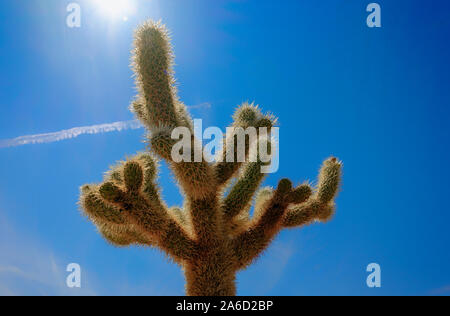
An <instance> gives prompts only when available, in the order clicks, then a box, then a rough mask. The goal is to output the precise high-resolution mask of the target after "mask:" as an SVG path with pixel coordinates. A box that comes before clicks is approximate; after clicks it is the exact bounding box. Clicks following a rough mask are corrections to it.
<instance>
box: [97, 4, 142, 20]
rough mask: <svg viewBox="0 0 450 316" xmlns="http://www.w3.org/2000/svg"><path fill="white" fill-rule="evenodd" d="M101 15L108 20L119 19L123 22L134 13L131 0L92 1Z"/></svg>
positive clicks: (134, 8) (134, 9) (133, 5)
mask: <svg viewBox="0 0 450 316" xmlns="http://www.w3.org/2000/svg"><path fill="white" fill-rule="evenodd" d="M93 2H95V4H96V6H97V7H98V9H99V11H100V12H101V14H103V15H105V16H107V17H109V18H121V19H123V20H124V21H127V20H128V17H129V16H130V15H132V14H134V13H135V12H136V6H135V4H134V1H133V0H93Z"/></svg>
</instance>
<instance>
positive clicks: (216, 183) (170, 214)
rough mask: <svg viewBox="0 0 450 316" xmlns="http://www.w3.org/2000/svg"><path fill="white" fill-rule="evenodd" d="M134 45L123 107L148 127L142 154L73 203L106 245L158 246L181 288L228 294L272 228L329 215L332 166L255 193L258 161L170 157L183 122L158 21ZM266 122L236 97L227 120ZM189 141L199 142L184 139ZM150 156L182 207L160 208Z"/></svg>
mask: <svg viewBox="0 0 450 316" xmlns="http://www.w3.org/2000/svg"><path fill="white" fill-rule="evenodd" d="M134 45H135V49H134V56H133V68H134V71H135V73H136V83H137V87H138V91H139V95H138V97H137V98H136V100H135V101H134V102H133V104H132V106H131V107H132V111H133V112H134V113H135V114H136V116H137V117H138V118H139V120H140V121H141V122H142V123H143V124H144V126H145V127H146V128H147V129H148V131H149V136H148V143H149V144H150V148H151V152H152V153H150V152H148V153H141V154H138V155H137V156H135V157H132V158H129V159H127V160H126V161H124V162H120V163H118V164H117V165H116V166H114V167H113V168H111V170H110V171H109V172H107V173H106V175H105V179H104V182H103V183H102V184H100V185H85V186H83V187H82V189H81V198H80V204H81V207H82V209H83V211H84V213H85V214H86V215H87V216H88V217H89V219H90V220H91V221H92V222H93V223H94V224H95V225H96V226H97V228H98V230H99V231H100V233H101V234H102V235H103V236H104V238H106V240H108V241H109V242H111V243H112V244H113V245H116V246H129V245H145V246H150V247H158V248H160V249H161V250H162V251H164V252H165V253H166V254H167V255H168V256H169V257H170V258H171V259H173V261H174V262H176V263H177V264H179V265H180V266H181V267H182V268H183V270H184V274H185V277H186V292H187V294H188V295H211V296H216V295H235V294H236V286H235V275H236V273H237V272H238V271H239V270H242V269H245V268H246V267H247V266H249V265H250V264H251V263H252V262H254V260H255V259H256V258H257V257H258V256H259V255H260V254H261V253H262V252H263V251H264V250H265V249H266V248H267V247H268V246H269V244H270V243H271V241H272V240H273V239H274V237H275V236H276V235H277V234H278V233H279V232H280V230H281V229H283V228H285V227H300V226H303V225H306V224H310V223H312V222H315V221H322V222H323V221H326V220H328V219H330V217H331V216H332V214H333V209H334V202H333V199H334V197H335V195H336V192H337V190H338V186H339V181H340V172H341V164H340V162H338V161H337V160H336V159H335V158H330V159H328V160H326V161H325V162H324V164H323V166H322V168H321V170H320V175H319V180H318V185H317V187H316V188H312V187H311V186H310V185H308V184H301V185H299V186H297V187H293V186H292V183H291V181H289V180H288V179H283V180H281V181H280V182H279V183H278V186H277V188H276V189H271V188H263V189H261V190H259V192H256V191H257V190H258V187H259V186H260V184H261V182H262V181H263V178H264V174H262V173H261V170H260V167H261V165H262V162H261V161H260V160H258V159H257V160H256V162H247V163H240V162H225V161H226V159H224V162H216V163H214V164H211V163H207V162H205V161H201V162H180V163H177V162H175V161H173V160H172V157H171V154H170V153H171V149H172V146H173V144H174V140H172V139H171V132H172V130H173V129H174V128H175V127H177V126H184V127H187V128H189V129H190V130H192V128H193V127H192V124H191V118H190V117H189V114H188V112H187V110H186V107H185V106H184V104H183V103H181V102H180V101H179V99H178V97H177V93H176V89H175V86H174V83H175V80H174V77H173V70H172V65H173V55H172V48H171V45H170V42H169V35H168V32H167V30H166V29H165V27H164V26H163V25H161V24H160V23H154V22H147V23H145V24H143V25H142V26H141V27H140V28H139V29H138V30H137V31H136V35H135V42H134ZM274 124H275V119H274V118H273V117H272V116H270V115H263V114H262V113H261V111H260V109H259V108H258V107H256V106H253V105H249V104H244V105H242V106H241V107H239V108H238V109H237V111H236V113H235V115H234V123H233V126H235V127H243V128H246V127H250V126H253V127H268V128H270V127H272V126H273V125H274ZM234 144H235V142H234V141H233V139H226V140H225V148H226V146H235V145H234ZM192 146H193V147H194V146H199V145H198V142H196V141H195V139H194V138H193V140H192ZM248 147H249V146H248V144H246V150H247V152H246V154H247V156H248V154H249V153H248V151H249V150H248V149H249V148H248ZM224 152H226V150H224ZM158 159H164V160H165V161H166V162H167V163H168V165H169V166H170V168H171V170H172V171H173V173H174V175H175V177H176V179H177V180H178V184H179V186H180V188H181V190H182V192H183V194H184V196H185V203H184V205H183V207H182V208H178V207H171V208H169V207H168V206H167V205H166V204H165V203H164V201H163V200H162V198H161V195H160V190H159V188H158V185H157V183H156V178H157V169H158ZM234 178H236V181H231V180H232V179H234ZM230 185H231V188H229V190H226V188H227V187H228V186H230ZM225 192H228V193H227V194H225ZM255 195H256V198H255V210H254V214H253V215H252V216H250V214H249V210H250V207H251V205H252V200H253V198H254V196H255Z"/></svg>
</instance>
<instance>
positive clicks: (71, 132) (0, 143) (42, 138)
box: [0, 120, 142, 148]
mask: <svg viewBox="0 0 450 316" xmlns="http://www.w3.org/2000/svg"><path fill="white" fill-rule="evenodd" d="M141 127H142V124H141V123H140V122H139V121H138V120H133V121H123V122H114V123H109V124H99V125H92V126H82V127H74V128H71V129H66V130H62V131H59V132H54V133H46V134H36V135H27V136H20V137H16V138H12V139H4V140H0V148H6V147H16V146H22V145H30V144H44V143H53V142H59V141H61V140H65V139H71V138H75V137H78V136H80V135H83V134H91V135H92V134H101V133H110V132H115V131H117V132H120V131H123V130H127V129H139V128H141Z"/></svg>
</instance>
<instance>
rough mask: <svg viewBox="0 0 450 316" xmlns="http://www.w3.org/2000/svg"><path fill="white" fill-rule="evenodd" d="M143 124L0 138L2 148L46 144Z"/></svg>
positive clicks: (117, 123) (80, 128)
mask: <svg viewBox="0 0 450 316" xmlns="http://www.w3.org/2000/svg"><path fill="white" fill-rule="evenodd" d="M187 108H189V109H200V108H207V109H209V108H211V103H209V102H203V103H200V104H197V105H190V106H187ZM142 127H143V126H142V124H141V123H140V122H139V121H138V120H132V121H122V122H114V123H109V124H99V125H92V126H82V127H74V128H71V129H66V130H62V131H59V132H54V133H46V134H36V135H26V136H20V137H16V138H11V139H0V148H6V147H16V146H23V145H32V144H45V143H53V142H59V141H62V140H65V139H71V138H76V137H78V136H80V135H83V134H90V135H92V134H103V133H110V132H116V131H117V132H120V131H123V130H127V129H139V128H142Z"/></svg>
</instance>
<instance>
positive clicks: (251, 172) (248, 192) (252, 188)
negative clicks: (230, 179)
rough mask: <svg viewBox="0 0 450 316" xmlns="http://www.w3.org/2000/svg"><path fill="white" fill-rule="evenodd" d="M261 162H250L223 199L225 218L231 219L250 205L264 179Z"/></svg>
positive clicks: (226, 219)
mask: <svg viewBox="0 0 450 316" xmlns="http://www.w3.org/2000/svg"><path fill="white" fill-rule="evenodd" d="M261 165H262V164H261V163H260V162H250V163H248V164H247V166H246V167H245V170H244V172H243V174H242V176H241V177H240V178H239V180H238V181H237V182H236V183H235V184H234V185H233V187H232V188H231V190H230V192H229V193H228V195H227V197H226V198H225V199H224V201H223V216H224V220H225V221H228V220H231V219H232V218H233V217H235V216H236V215H238V214H239V213H240V212H242V211H245V210H246V209H248V208H249V207H250V203H251V201H252V198H253V195H254V194H255V192H256V190H257V189H258V187H259V185H260V184H261V182H262V180H263V179H264V176H265V174H264V173H261Z"/></svg>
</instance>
